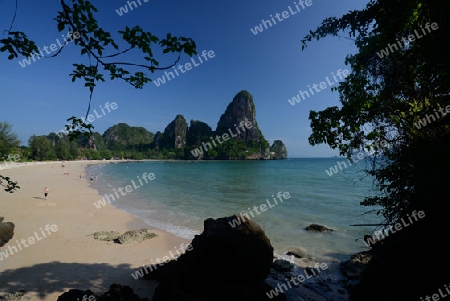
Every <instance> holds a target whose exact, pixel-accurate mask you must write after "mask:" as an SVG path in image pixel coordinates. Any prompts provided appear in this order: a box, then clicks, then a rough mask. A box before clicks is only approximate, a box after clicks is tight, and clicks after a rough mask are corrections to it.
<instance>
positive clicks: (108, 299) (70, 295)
mask: <svg viewBox="0 0 450 301" xmlns="http://www.w3.org/2000/svg"><path fill="white" fill-rule="evenodd" d="M57 301H149V300H148V298H140V297H139V296H138V295H136V294H135V293H133V289H132V288H131V287H129V286H122V285H120V284H116V283H114V284H111V285H110V286H109V291H107V292H106V293H104V294H103V295H101V296H97V295H95V294H94V293H93V292H92V291H91V290H85V291H82V290H79V289H71V290H69V291H68V292H65V293H64V294H62V295H61V296H59V297H58V299H57Z"/></svg>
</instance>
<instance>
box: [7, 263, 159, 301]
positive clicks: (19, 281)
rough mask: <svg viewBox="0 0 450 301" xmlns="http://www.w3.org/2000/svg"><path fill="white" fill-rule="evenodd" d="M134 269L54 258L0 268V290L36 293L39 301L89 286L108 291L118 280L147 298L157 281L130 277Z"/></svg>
mask: <svg viewBox="0 0 450 301" xmlns="http://www.w3.org/2000/svg"><path fill="white" fill-rule="evenodd" d="M0 268H1V261H0ZM134 270H135V269H132V268H131V267H130V265H129V264H121V265H118V266H112V265H109V264H107V263H95V264H87V263H86V264H81V263H61V262H57V261H54V262H48V263H41V264H36V265H33V266H31V267H23V268H18V269H14V270H5V271H1V272H0V292H1V293H7V292H16V291H19V290H25V291H27V292H37V297H36V298H38V299H40V300H43V299H46V298H48V296H47V295H49V294H54V293H58V296H59V295H62V294H63V293H64V292H66V291H68V290H69V289H81V290H87V289H90V290H91V291H93V292H94V293H95V294H98V295H102V294H103V293H105V292H106V291H108V289H109V286H110V285H111V284H113V283H118V284H121V285H129V286H130V287H131V288H132V289H133V291H134V293H136V294H137V295H139V296H140V297H141V298H143V297H147V298H148V299H149V300H151V299H152V297H153V293H154V290H155V287H156V286H157V284H158V283H157V282H155V281H150V280H144V279H138V280H135V279H133V277H132V276H131V273H132V272H134ZM0 295H3V294H0ZM24 298H25V297H24ZM25 299H26V298H25ZM33 299H34V298H33ZM33 299H31V300H33ZM0 300H1V298H0ZM28 300H30V299H28ZM55 300H56V298H55Z"/></svg>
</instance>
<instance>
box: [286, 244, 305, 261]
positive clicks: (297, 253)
mask: <svg viewBox="0 0 450 301" xmlns="http://www.w3.org/2000/svg"><path fill="white" fill-rule="evenodd" d="M284 254H286V255H291V256H294V257H297V258H306V256H307V254H308V252H307V251H306V249H305V248H302V247H288V248H286V250H285V251H284Z"/></svg>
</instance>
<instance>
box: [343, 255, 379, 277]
mask: <svg viewBox="0 0 450 301" xmlns="http://www.w3.org/2000/svg"><path fill="white" fill-rule="evenodd" d="M371 259H372V252H371V251H364V252H360V253H357V254H355V255H352V256H351V258H350V259H349V260H347V261H344V262H341V263H340V268H341V271H342V273H343V274H344V275H345V276H346V277H347V278H349V279H352V280H359V279H361V277H362V275H363V272H364V270H365V268H366V266H367V264H368V263H369V262H370V260H371Z"/></svg>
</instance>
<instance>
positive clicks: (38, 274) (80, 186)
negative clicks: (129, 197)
mask: <svg viewBox="0 0 450 301" xmlns="http://www.w3.org/2000/svg"><path fill="white" fill-rule="evenodd" d="M98 163H102V162H98V161H92V162H91V161H70V162H66V163H65V164H66V166H65V167H61V162H51V163H44V164H39V163H38V164H35V163H28V164H20V165H19V164H17V165H14V166H12V168H10V169H1V170H0V174H2V175H4V176H9V177H11V179H12V180H14V181H18V185H19V186H20V187H21V188H20V189H19V190H18V191H16V192H15V193H12V194H10V193H6V192H4V191H1V192H0V200H1V201H0V216H4V217H5V220H4V221H5V222H7V221H11V222H13V223H14V224H15V225H16V227H15V234H14V237H13V239H11V240H10V241H9V242H8V243H7V244H6V245H5V246H4V247H2V248H0V252H1V251H3V252H5V251H6V250H8V246H9V247H11V248H10V249H9V251H11V250H12V251H13V252H14V253H13V254H11V253H9V256H8V257H7V258H4V257H3V258H2V259H1V260H0V295H3V294H4V293H6V292H13V291H18V290H25V291H27V292H28V293H27V294H26V295H25V296H24V297H23V299H22V300H45V301H47V300H49V301H50V300H52V301H54V300H57V298H58V296H59V295H61V294H62V293H63V292H65V291H68V290H69V289H75V288H76V289H82V290H85V289H91V290H92V291H93V292H94V293H98V294H103V293H104V292H106V291H108V289H109V286H110V285H111V284H113V283H119V284H122V285H129V286H130V287H132V288H133V290H134V292H135V293H136V294H138V295H139V296H140V297H148V298H149V299H150V300H151V297H152V295H153V291H154V287H155V285H156V283H154V282H151V281H148V280H144V279H142V278H140V279H138V280H135V279H134V278H133V277H132V276H131V274H132V273H133V272H135V271H136V270H137V269H138V268H139V267H141V266H142V265H143V264H149V263H150V261H151V260H154V261H155V262H156V258H158V257H159V258H162V257H164V256H168V255H169V251H173V250H175V249H176V248H180V245H181V244H183V243H184V244H187V243H189V242H190V241H188V240H186V239H183V238H179V237H176V236H174V235H172V234H170V233H167V232H164V231H161V230H157V229H152V228H150V227H149V226H148V225H146V224H145V223H144V222H143V221H141V220H139V219H136V218H135V217H134V216H132V215H130V214H127V213H126V212H123V211H121V210H119V209H116V208H114V207H112V206H111V205H109V204H107V205H106V206H105V207H102V208H100V209H97V208H96V207H95V206H94V205H93V202H95V201H97V200H99V199H101V197H100V195H99V194H98V192H97V191H96V190H95V189H93V188H91V187H90V183H89V177H88V175H85V174H84V168H85V167H86V166H87V165H88V164H98ZM65 169H67V170H68V171H69V173H70V174H69V175H64V170H65ZM80 173H82V178H81V179H80V177H79V175H80ZM45 186H48V188H49V189H50V191H49V196H48V199H47V200H45V198H44V187H45ZM46 225H49V226H47V228H45V227H46ZM141 228H147V229H151V231H152V232H154V233H156V234H157V237H155V238H152V239H148V240H144V241H142V242H132V243H129V244H119V243H113V242H105V241H99V240H95V239H94V238H93V237H92V236H90V234H92V233H94V232H97V231H118V232H120V233H123V232H125V231H127V230H137V229H141ZM55 230H56V231H55ZM30 237H32V238H33V239H30ZM22 239H23V240H25V244H23V243H21V241H22ZM33 241H34V242H33ZM25 245H26V246H25ZM14 246H15V247H16V249H17V252H15V250H14V248H13V247H14Z"/></svg>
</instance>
